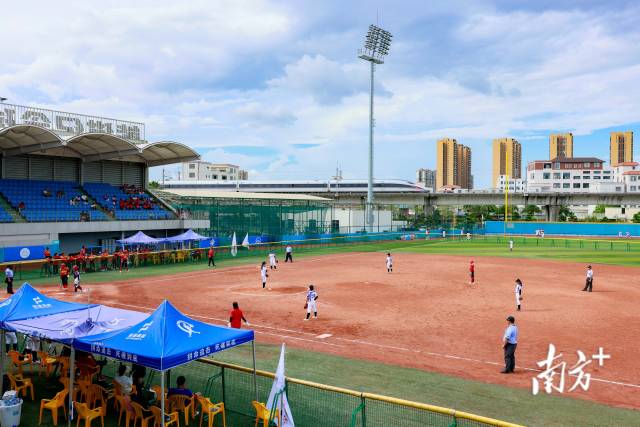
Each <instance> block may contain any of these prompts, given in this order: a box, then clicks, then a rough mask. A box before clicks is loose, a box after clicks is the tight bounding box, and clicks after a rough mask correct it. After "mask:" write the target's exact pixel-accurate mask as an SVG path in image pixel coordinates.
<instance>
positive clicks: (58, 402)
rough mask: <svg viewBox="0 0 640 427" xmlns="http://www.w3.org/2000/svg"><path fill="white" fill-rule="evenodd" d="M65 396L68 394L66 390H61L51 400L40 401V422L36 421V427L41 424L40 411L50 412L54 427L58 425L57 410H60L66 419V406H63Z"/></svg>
mask: <svg viewBox="0 0 640 427" xmlns="http://www.w3.org/2000/svg"><path fill="white" fill-rule="evenodd" d="M67 394H69V392H68V391H67V390H62V391H59V392H58V393H56V395H55V396H54V397H53V399H42V400H41V401H40V421H38V425H40V424H42V411H44V410H45V409H48V410H50V411H51V416H52V417H53V425H54V426H57V425H58V408H62V410H63V411H64V417H65V419H66V418H67V405H66V404H65V399H66V398H67Z"/></svg>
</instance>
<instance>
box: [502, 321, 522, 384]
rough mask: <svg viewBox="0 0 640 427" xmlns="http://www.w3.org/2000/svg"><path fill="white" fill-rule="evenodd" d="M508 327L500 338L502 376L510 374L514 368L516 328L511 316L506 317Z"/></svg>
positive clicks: (516, 343) (516, 340)
mask: <svg viewBox="0 0 640 427" xmlns="http://www.w3.org/2000/svg"><path fill="white" fill-rule="evenodd" d="M507 322H509V326H507V329H506V330H505V331H504V337H503V338H502V348H503V349H504V369H503V370H502V371H500V373H502V374H510V373H512V372H513V370H514V369H515V367H516V347H517V346H518V327H517V326H516V325H515V323H516V319H515V318H514V317H513V316H509V317H507Z"/></svg>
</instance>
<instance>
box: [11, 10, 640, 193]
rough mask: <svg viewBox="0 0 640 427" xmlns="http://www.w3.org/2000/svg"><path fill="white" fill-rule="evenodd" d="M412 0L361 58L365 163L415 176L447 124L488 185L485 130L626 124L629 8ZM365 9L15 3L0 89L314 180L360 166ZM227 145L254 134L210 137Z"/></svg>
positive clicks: (631, 37) (629, 116) (632, 105)
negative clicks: (387, 50) (369, 150)
mask: <svg viewBox="0 0 640 427" xmlns="http://www.w3.org/2000/svg"><path fill="white" fill-rule="evenodd" d="M96 5H99V8H97V7H96ZM419 6H422V4H421V3H415V4H412V5H407V7H404V8H400V9H399V10H394V11H389V12H387V13H386V14H383V18H384V19H383V23H384V26H385V27H387V28H388V29H390V30H391V31H392V32H393V33H394V34H395V35H396V38H395V39H394V43H393V45H392V49H391V55H390V56H389V59H388V61H387V63H386V64H384V65H383V66H381V67H379V68H378V70H377V73H376V79H377V85H376V92H377V95H378V96H377V97H376V112H375V114H376V150H377V152H376V176H378V177H381V178H382V177H385V178H393V177H396V178H407V179H413V176H414V170H415V169H416V168H418V167H423V166H430V165H431V166H433V157H434V155H435V148H434V142H435V140H436V139H437V138H439V137H441V136H451V137H456V138H458V139H459V140H460V141H462V142H465V143H469V144H470V145H471V146H472V147H473V148H474V149H476V150H477V151H476V153H474V174H475V175H476V183H478V184H480V185H488V176H490V171H489V167H490V165H489V164H488V163H487V161H485V160H486V159H484V157H483V156H485V155H486V152H487V148H488V143H489V141H490V139H491V138H494V137H498V136H506V135H509V134H519V135H522V138H521V139H522V140H523V141H534V140H535V141H536V142H535V143H533V142H531V143H526V144H525V147H524V149H525V152H527V153H526V154H525V157H529V158H532V157H536V156H538V153H544V152H545V151H546V149H543V148H539V147H538V146H537V145H536V144H538V143H539V141H540V139H544V138H546V132H547V130H549V129H564V130H572V131H574V133H575V134H576V135H589V134H590V133H591V132H593V131H594V130H596V129H600V128H605V127H609V126H622V125H628V124H632V123H638V122H640V119H639V117H638V111H640V85H638V76H640V30H639V29H638V28H637V27H636V26H635V23H636V22H638V20H639V19H640V7H639V6H637V5H633V4H631V5H630V6H627V7H624V8H618V7H616V6H611V7H609V8H608V9H607V8H599V9H592V8H589V7H586V6H585V7H582V8H563V7H561V6H562V5H558V6H557V7H555V6H554V8H546V9H544V10H540V8H535V7H533V6H534V5H530V6H531V7H529V8H528V10H526V11H524V10H518V9H515V10H514V9H510V8H507V7H506V6H504V5H502V6H500V5H495V4H491V3H490V2H479V3H477V4H476V3H475V2H474V5H473V6H472V7H462V6H461V4H460V3H458V2H453V3H450V4H438V5H437V9H436V10H431V9H430V10H429V11H426V10H423V8H421V7H419ZM368 7H369V5H368V4H367V3H364V2H361V3H355V4H351V5H347V6H345V5H344V4H342V3H338V2H335V3H331V2H329V3H322V4H313V5H302V4H299V3H294V2H289V3H286V2H271V1H267V0H242V1H232V0H218V1H215V2H209V1H204V0H199V1H190V2H186V3H185V2H182V3H176V2H169V1H151V0H146V1H141V2H134V3H125V2H118V1H105V2H101V3H99V4H98V3H93V2H84V1H72V2H67V3H66V4H65V8H64V10H63V9H61V8H60V7H59V5H58V4H54V3H51V2H37V1H36V2H35V3H34V2H30V3H29V4H22V3H15V4H13V5H12V11H11V12H12V13H11V17H12V19H11V20H7V22H5V23H4V24H3V25H2V26H0V36H1V37H2V38H3V40H9V39H11V40H14V39H17V40H18V42H16V43H6V44H5V46H4V47H3V57H4V58H5V62H4V63H3V68H2V70H0V95H2V96H7V97H8V98H10V102H16V103H25V104H37V105H41V106H45V107H50V108H56V109H62V110H68V111H75V112H82V113H88V114H96V115H104V116H108V117H118V118H122V119H131V120H136V121H143V122H145V123H146V125H147V136H148V138H149V139H150V140H154V141H155V140H161V139H171V140H177V141H181V142H185V143H187V144H189V145H191V146H193V147H195V148H197V149H198V150H200V151H202V152H204V153H206V154H205V158H206V159H209V160H211V161H216V162H217V161H224V162H232V163H237V164H240V165H241V166H242V167H244V168H247V169H249V170H251V173H252V176H253V177H260V178H265V179H266V178H274V179H276V178H295V179H304V178H323V179H324V178H327V177H328V176H330V175H332V174H333V173H334V170H335V166H336V162H339V163H341V165H342V168H343V169H344V171H345V175H347V176H350V177H360V178H363V177H365V176H366V159H365V157H364V155H363V154H364V153H365V152H366V146H367V145H366V144H367V139H368V114H369V111H368V106H369V99H368V84H369V82H368V78H369V74H368V73H369V70H368V66H367V65H368V64H366V63H364V62H363V61H360V60H358V59H357V58H356V54H355V52H356V50H357V48H358V47H360V43H361V41H362V38H363V36H364V33H365V31H366V25H367V24H366V23H365V22H364V21H363V17H362V12H363V11H364V10H367V8H368ZM401 10H404V11H405V12H401ZM409 10H414V11H415V12H414V13H409V12H406V11H409ZM27 23H28V26H29V30H28V31H26V30H25V29H24V28H25V25H27ZM531 138H534V139H531ZM296 143H298V144H299V143H314V144H319V146H314V147H312V148H308V149H297V148H294V147H292V146H291V144H296ZM234 145H236V146H258V147H265V149H266V150H265V153H263V154H253V153H252V154H251V155H248V154H245V155H241V154H234V153H232V152H230V151H229V150H225V149H224V148H219V147H221V146H234ZM212 147H218V148H214V149H212ZM594 149H595V148H594ZM598 149H600V148H598ZM481 150H482V151H481ZM594 154H596V155H601V156H605V155H606V147H604V148H603V149H601V152H600V154H599V153H598V152H596V153H594Z"/></svg>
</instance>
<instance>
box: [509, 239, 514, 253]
mask: <svg viewBox="0 0 640 427" xmlns="http://www.w3.org/2000/svg"><path fill="white" fill-rule="evenodd" d="M509 252H513V240H509Z"/></svg>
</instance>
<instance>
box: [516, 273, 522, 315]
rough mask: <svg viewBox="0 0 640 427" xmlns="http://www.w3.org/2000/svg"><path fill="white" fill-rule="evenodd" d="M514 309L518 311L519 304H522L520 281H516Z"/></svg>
mask: <svg viewBox="0 0 640 427" xmlns="http://www.w3.org/2000/svg"><path fill="white" fill-rule="evenodd" d="M515 292H516V308H517V310H518V311H520V304H521V303H522V281H521V280H520V279H516V289H515Z"/></svg>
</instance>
